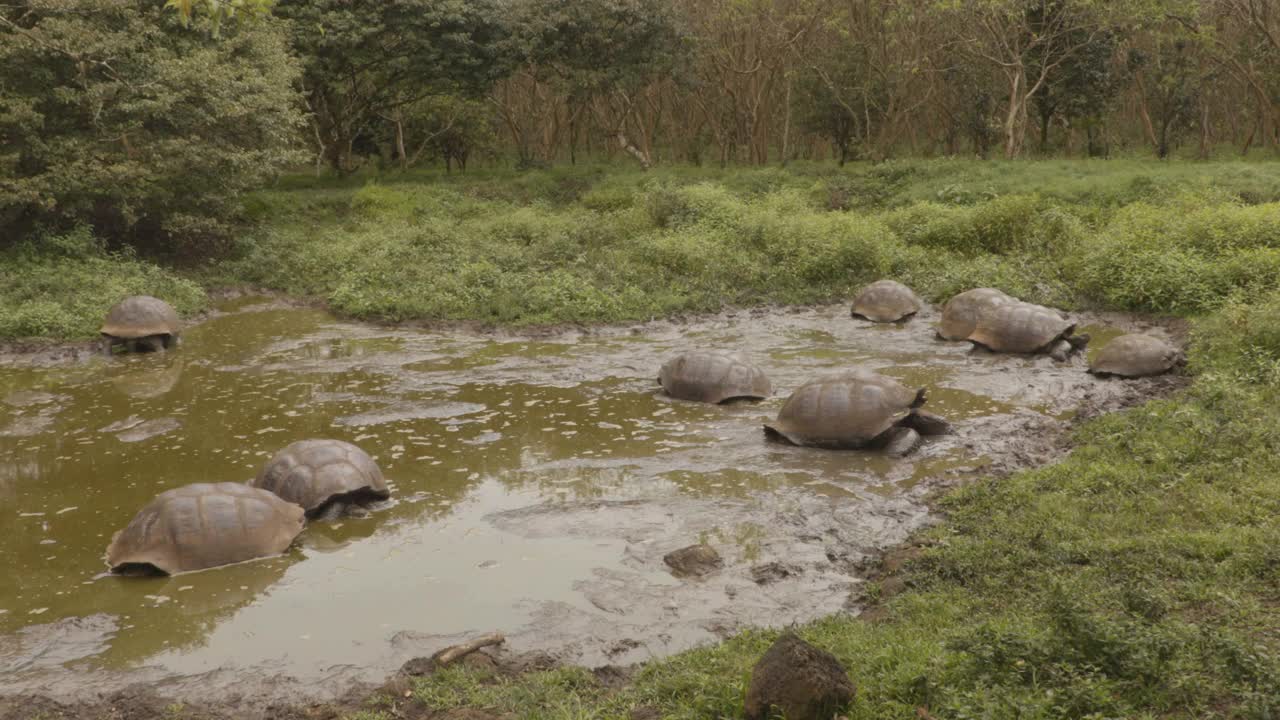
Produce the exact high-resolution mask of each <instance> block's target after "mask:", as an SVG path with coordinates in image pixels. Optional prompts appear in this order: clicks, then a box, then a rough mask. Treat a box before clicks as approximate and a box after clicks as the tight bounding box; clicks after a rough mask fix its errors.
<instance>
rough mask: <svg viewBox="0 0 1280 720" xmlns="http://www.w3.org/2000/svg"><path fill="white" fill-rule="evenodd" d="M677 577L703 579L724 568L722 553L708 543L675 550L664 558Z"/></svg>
mask: <svg viewBox="0 0 1280 720" xmlns="http://www.w3.org/2000/svg"><path fill="white" fill-rule="evenodd" d="M662 561H663V562H665V563H666V564H667V565H668V566H669V567H670V568H671V574H672V575H675V576H676V577H690V576H693V577H701V576H703V575H706V574H707V573H709V572H712V571H714V570H719V569H720V568H721V567H723V566H724V561H723V560H721V559H720V553H718V552H716V550H715V548H713V547H711V546H710V545H707V544H706V543H698V544H697V545H690V546H689V547H684V548H680V549H679V550H673V551H671V552H669V553H667V554H666V555H663V556H662Z"/></svg>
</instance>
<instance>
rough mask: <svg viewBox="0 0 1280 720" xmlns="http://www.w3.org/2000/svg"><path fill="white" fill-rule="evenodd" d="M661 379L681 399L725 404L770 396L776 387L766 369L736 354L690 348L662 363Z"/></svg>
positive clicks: (671, 392) (659, 379) (664, 388)
mask: <svg viewBox="0 0 1280 720" xmlns="http://www.w3.org/2000/svg"><path fill="white" fill-rule="evenodd" d="M658 382H659V383H661V384H662V389H663V390H665V391H666V393H667V394H668V395H670V396H671V397H673V398H678V399H680V400H694V401H697V402H707V403H722V402H725V401H728V400H740V399H762V398H767V397H769V395H770V394H772V392H773V386H772V384H770V382H769V378H768V377H766V376H765V374H764V371H763V370H761V369H760V368H759V367H758V366H756V365H755V364H753V363H751V362H748V361H747V360H746V359H745V358H743V357H742V356H741V355H738V354H736V353H726V352H715V351H706V350H691V351H689V352H684V353H681V354H679V355H677V356H675V357H674V358H671V359H670V360H668V361H667V362H665V363H663V365H662V368H661V369H660V370H659V371H658Z"/></svg>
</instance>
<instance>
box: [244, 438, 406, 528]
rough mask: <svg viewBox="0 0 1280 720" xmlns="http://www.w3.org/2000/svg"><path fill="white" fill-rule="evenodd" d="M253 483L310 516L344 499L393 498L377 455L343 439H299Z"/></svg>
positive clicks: (270, 461)
mask: <svg viewBox="0 0 1280 720" xmlns="http://www.w3.org/2000/svg"><path fill="white" fill-rule="evenodd" d="M250 484H251V485H252V486H254V487H257V488H262V489H263V490H269V491H271V492H273V493H275V494H276V495H279V496H280V497H281V498H283V499H285V500H287V501H288V502H291V503H297V504H298V505H301V506H302V508H303V509H304V510H306V511H307V516H308V517H314V516H315V515H317V514H319V513H320V512H321V511H323V510H324V509H325V507H326V506H328V505H329V503H331V502H333V501H335V500H339V499H343V498H351V499H358V500H385V499H387V498H388V497H391V490H389V489H388V488H387V481H386V480H385V479H383V477H382V471H381V470H379V469H378V464H377V463H375V462H374V461H373V458H371V457H369V455H368V454H367V453H366V452H365V451H363V450H361V449H360V448H358V447H356V446H355V445H352V444H351V443H348V442H343V441H341V440H299V441H298V442H295V443H293V444H292V445H289V446H288V447H286V448H285V449H283V450H281V451H280V452H278V453H276V454H275V457H273V458H271V460H269V461H268V462H267V464H266V465H264V466H263V467H262V470H261V471H260V472H259V473H258V476H257V477H256V478H254V479H253V480H251V481H250Z"/></svg>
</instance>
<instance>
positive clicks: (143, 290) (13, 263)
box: [0, 229, 206, 339]
mask: <svg viewBox="0 0 1280 720" xmlns="http://www.w3.org/2000/svg"><path fill="white" fill-rule="evenodd" d="M0 266H2V267H3V268H4V272H0V337H3V338H76V339H81V338H90V337H95V336H97V334H98V328H99V327H100V326H101V325H102V319H103V317H104V316H105V315H106V313H107V310H109V309H110V308H111V306H112V305H114V304H116V303H117V302H119V301H120V300H121V299H123V298H125V297H127V296H129V295H154V296H156V297H159V298H161V299H162V300H165V301H167V302H169V303H170V304H172V305H173V306H174V307H175V308H176V309H177V310H178V312H179V313H180V314H184V315H189V314H191V313H194V312H196V311H197V310H200V309H201V308H203V307H204V306H205V303H206V297H205V293H204V291H203V290H202V289H201V288H200V287H199V286H198V285H197V284H195V283H193V282H191V281H189V280H184V279H182V278H179V277H178V276H177V275H175V274H174V273H173V272H172V271H170V270H166V269H163V268H161V267H159V266H158V265H155V264H153V263H149V262H145V261H142V260H139V259H137V258H135V257H133V256H131V255H129V254H126V253H109V252H107V251H106V250H105V249H104V248H103V247H102V244H101V243H100V242H98V241H97V240H96V239H95V238H94V237H93V236H92V234H90V233H89V232H88V231H87V230H85V229H79V230H74V231H72V232H69V233H65V234H59V235H53V236H48V237H43V238H41V239H40V242H39V243H35V244H29V245H20V246H18V247H16V248H12V249H10V250H9V251H6V252H4V253H0Z"/></svg>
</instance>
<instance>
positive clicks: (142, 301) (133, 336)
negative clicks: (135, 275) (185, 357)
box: [98, 295, 182, 352]
mask: <svg viewBox="0 0 1280 720" xmlns="http://www.w3.org/2000/svg"><path fill="white" fill-rule="evenodd" d="M98 332H99V333H101V334H102V338H103V345H104V349H105V350H106V351H107V352H111V351H112V350H113V349H114V348H116V347H117V346H119V347H123V348H124V349H125V350H127V351H129V352H155V351H157V350H167V349H169V348H171V347H174V346H176V345H177V344H178V336H179V334H180V333H181V332H182V322H181V321H180V320H179V319H178V313H177V311H176V310H174V309H173V306H171V305H170V304H169V303H167V302H165V301H163V300H160V299H159V298H153V297H151V296H150V295H134V296H132V297H127V298H125V299H124V300H121V301H120V302H118V303H116V304H115V306H114V307H112V308H111V310H109V311H108V312H107V319H106V320H105V321H103V323H102V328H101V329H100V330H98Z"/></svg>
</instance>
